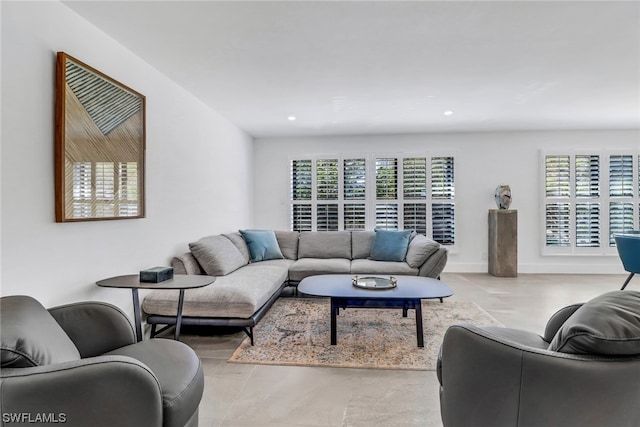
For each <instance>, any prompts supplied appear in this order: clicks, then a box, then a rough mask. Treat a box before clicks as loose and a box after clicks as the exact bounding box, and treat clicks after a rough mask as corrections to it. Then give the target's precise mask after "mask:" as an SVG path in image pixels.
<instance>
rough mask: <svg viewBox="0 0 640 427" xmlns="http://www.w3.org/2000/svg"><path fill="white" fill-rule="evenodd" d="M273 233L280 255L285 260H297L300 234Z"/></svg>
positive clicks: (292, 232) (291, 232)
mask: <svg viewBox="0 0 640 427" xmlns="http://www.w3.org/2000/svg"><path fill="white" fill-rule="evenodd" d="M275 233H276V239H278V245H280V250H281V251H282V255H284V257H285V258H287V259H298V240H299V238H300V233H298V232H297V231H276V232H275Z"/></svg>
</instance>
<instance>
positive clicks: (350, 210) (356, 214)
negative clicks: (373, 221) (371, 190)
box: [344, 203, 367, 231]
mask: <svg viewBox="0 0 640 427" xmlns="http://www.w3.org/2000/svg"><path fill="white" fill-rule="evenodd" d="M366 213H367V212H366V206H365V205H364V204H362V203H347V204H345V205H344V229H345V230H347V231H356V230H366Z"/></svg>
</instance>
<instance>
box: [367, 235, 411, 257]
mask: <svg viewBox="0 0 640 427" xmlns="http://www.w3.org/2000/svg"><path fill="white" fill-rule="evenodd" d="M410 238H411V231H410V230H402V231H396V230H393V231H392V230H376V235H375V237H374V238H373V245H372V246H371V255H370V258H371V259H373V260H375V261H404V259H405V257H406V256H407V249H408V248H409V240H410Z"/></svg>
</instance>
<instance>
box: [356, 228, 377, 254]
mask: <svg viewBox="0 0 640 427" xmlns="http://www.w3.org/2000/svg"><path fill="white" fill-rule="evenodd" d="M375 236H376V232H375V231H352V232H351V259H362V258H369V255H370V254H371V246H373V238H374V237H375Z"/></svg>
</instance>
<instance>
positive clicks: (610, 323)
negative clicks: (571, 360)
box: [549, 291, 640, 356]
mask: <svg viewBox="0 0 640 427" xmlns="http://www.w3.org/2000/svg"><path fill="white" fill-rule="evenodd" d="M549 350H551V351H558V352H562V353H572V354H596V355H605V356H634V355H639V354H640V292H636V291H613V292H608V293H606V294H603V295H600V296H598V297H596V298H594V299H592V300H590V301H588V302H586V303H585V304H583V305H582V307H580V308H579V309H577V310H576V311H575V313H573V314H572V315H571V316H570V317H569V318H568V319H567V320H566V321H565V322H564V324H563V325H562V327H560V329H559V330H558V332H557V333H556V335H555V336H554V337H553V340H552V341H551V344H550V345H549Z"/></svg>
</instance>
